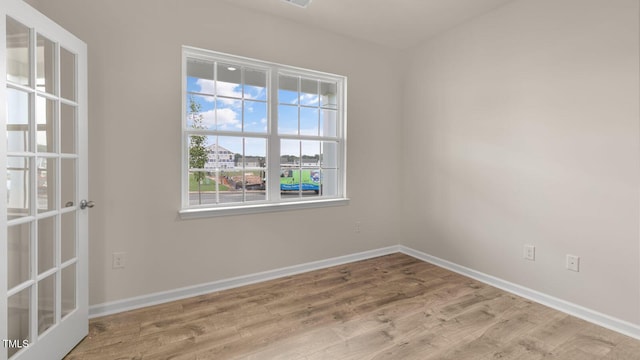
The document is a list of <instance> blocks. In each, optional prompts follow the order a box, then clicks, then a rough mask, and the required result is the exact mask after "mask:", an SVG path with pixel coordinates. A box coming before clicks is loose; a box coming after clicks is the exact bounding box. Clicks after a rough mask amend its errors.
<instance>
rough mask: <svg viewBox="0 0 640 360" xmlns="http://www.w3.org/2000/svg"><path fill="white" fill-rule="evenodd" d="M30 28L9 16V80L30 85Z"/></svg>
mask: <svg viewBox="0 0 640 360" xmlns="http://www.w3.org/2000/svg"><path fill="white" fill-rule="evenodd" d="M29 47H30V44H29V28H28V27H26V26H24V25H22V24H21V23H19V22H17V21H15V20H13V19H12V18H10V17H8V16H7V54H6V57H7V80H8V81H11V82H14V83H16V84H20V85H26V86H28V85H29V73H30V70H29V53H30V50H29Z"/></svg>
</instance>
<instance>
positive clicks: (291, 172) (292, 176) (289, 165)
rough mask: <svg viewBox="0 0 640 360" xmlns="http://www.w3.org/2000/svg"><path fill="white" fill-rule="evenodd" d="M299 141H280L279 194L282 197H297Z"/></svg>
mask: <svg viewBox="0 0 640 360" xmlns="http://www.w3.org/2000/svg"><path fill="white" fill-rule="evenodd" d="M299 175H300V141H299V140H281V141H280V192H281V193H282V195H283V197H284V198H286V197H291V196H292V195H295V196H299V192H300V176H299Z"/></svg>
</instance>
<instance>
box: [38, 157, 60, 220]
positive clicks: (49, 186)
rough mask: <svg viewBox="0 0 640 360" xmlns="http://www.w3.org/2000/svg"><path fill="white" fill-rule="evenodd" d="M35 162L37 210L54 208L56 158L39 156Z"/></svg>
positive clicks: (44, 210) (42, 210)
mask: <svg viewBox="0 0 640 360" xmlns="http://www.w3.org/2000/svg"><path fill="white" fill-rule="evenodd" d="M37 164H38V166H37V176H38V212H40V213H41V212H46V211H51V210H55V206H56V197H55V194H56V186H55V185H56V159H47V158H39V159H38V160H37Z"/></svg>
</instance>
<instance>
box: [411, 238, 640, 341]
mask: <svg viewBox="0 0 640 360" xmlns="http://www.w3.org/2000/svg"><path fill="white" fill-rule="evenodd" d="M398 247H399V248H400V250H399V251H400V252H401V253H403V254H406V255H409V256H412V257H414V258H417V259H420V260H422V261H425V262H428V263H431V264H434V265H437V266H440V267H442V268H445V269H447V270H451V271H453V272H456V273H458V274H461V275H464V276H467V277H470V278H472V279H475V280H478V281H480V282H483V283H485V284H488V285H491V286H493V287H496V288H498V289H502V290H504V291H507V292H510V293H512V294H515V295H518V296H521V297H523V298H526V299H529V300H532V301H535V302H537V303H540V304H542V305H546V306H548V307H550V308H553V309H556V310H558V311H562V312H564V313H567V314H569V315H573V316H575V317H577V318H580V319H583V320H586V321H588V322H591V323H594V324H596V325H600V326H602V327H605V328H607V329H610V330H613V331H616V332H619V333H621V334H624V335H627V336H631V337H633V338H636V339H639V340H640V325H637V324H633V323H630V322H627V321H624V320H620V319H617V318H614V317H612V316H609V315H606V314H602V313H600V312H597V311H594V310H591V309H588V308H585V307H583V306H580V305H577V304H574V303H571V302H568V301H565V300H562V299H558V298H556V297H553V296H551V295H547V294H543V293H541V292H538V291H535V290H532V289H529V288H526V287H524V286H520V285H518V284H514V283H511V282H508V281H505V280H502V279H499V278H497V277H494V276H491V275H487V274H484V273H481V272H479V271H476V270H473V269H469V268H467V267H464V266H461V265H458V264H455V263H452V262H450V261H447V260H443V259H440V258H438V257H435V256H432V255H429V254H425V253H423V252H420V251H417V250H414V249H411V248H409V247H406V246H404V245H399V246H398Z"/></svg>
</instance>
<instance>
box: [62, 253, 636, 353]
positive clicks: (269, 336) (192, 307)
mask: <svg viewBox="0 0 640 360" xmlns="http://www.w3.org/2000/svg"><path fill="white" fill-rule="evenodd" d="M65 359H68V360H72V359H82V360H88V359H108V360H114V359H118V360H124V359H136V360H141V359H145V360H146V359H163V360H165V359H181V360H182V359H185V360H186V359H308V360H311V359H358V360H360V359H394V360H395V359H456V360H459V359H482V360H488V359H520V360H528V359H566V360H571V359H576V360H591V359H607V360H611V359H640V341H638V340H634V339H632V338H629V337H626V336H624V335H620V334H618V333H616V332H613V331H609V330H606V329H604V328H601V327H598V326H596V325H592V324H590V323H587V322H585V321H582V320H579V319H577V318H574V317H572V316H568V315H566V314H563V313H561V312H558V311H555V310H552V309H549V308H547V307H545V306H542V305H539V304H536V303H533V302H531V301H528V300H525V299H523V298H520V297H518V296H515V295H512V294H509V293H507V292H504V291H501V290H498V289H496V288H493V287H491V286H488V285H485V284H482V283H480V282H477V281H474V280H471V279H469V278H466V277H463V276H460V275H458V274H455V273H452V272H450V271H447V270H444V269H442V268H439V267H436V266H434V265H431V264H427V263H425V262H422V261H420V260H417V259H414V258H412V257H409V256H406V255H403V254H393V255H388V256H383V257H379V258H375V259H371V260H365V261H360V262H355V263H351V264H347V265H342V266H336V267H332V268H328V269H324V270H318V271H313V272H309V273H305V274H301V275H295V276H291V277H286V278H282V279H278V280H273V281H268V282H264V283H260V284H256V285H250V286H245V287H242V288H237V289H232V290H227V291H222V292H217V293H213V294H210V295H204V296H198V297H194V298H190V299H186V300H181V301H176V302H172V303H168V304H163V305H158V306H153V307H148V308H144V309H140V310H135V311H129V312H126V313H121V314H116V315H111V316H106V317H102V318H96V319H93V320H91V322H90V333H89V336H88V337H87V338H85V339H84V341H82V342H81V343H80V344H79V345H78V346H77V347H76V348H75V349H74V350H73V351H72V352H71V353H70V354H69V355H68V356H67V357H66V358H65Z"/></svg>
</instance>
